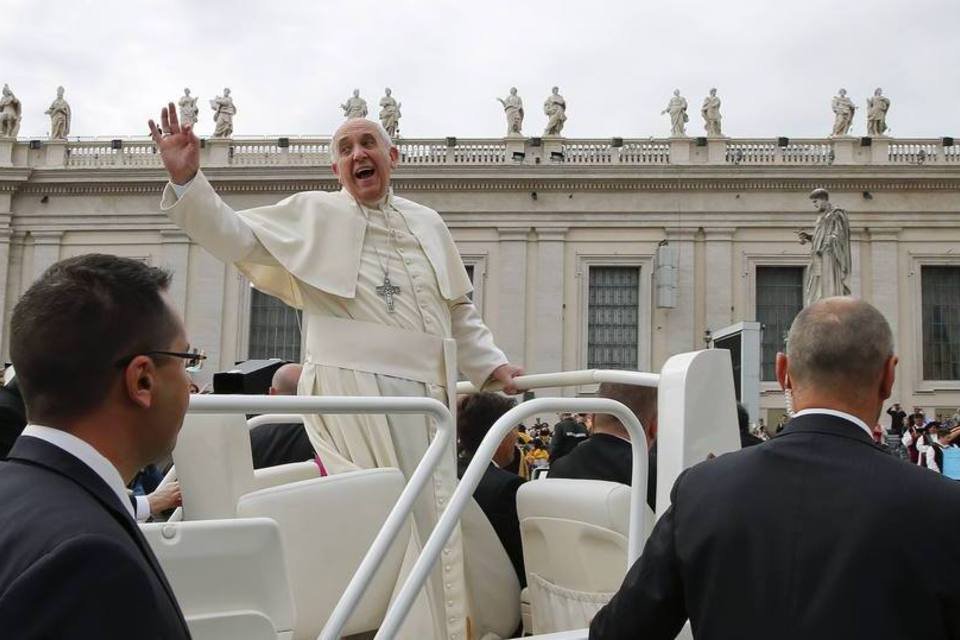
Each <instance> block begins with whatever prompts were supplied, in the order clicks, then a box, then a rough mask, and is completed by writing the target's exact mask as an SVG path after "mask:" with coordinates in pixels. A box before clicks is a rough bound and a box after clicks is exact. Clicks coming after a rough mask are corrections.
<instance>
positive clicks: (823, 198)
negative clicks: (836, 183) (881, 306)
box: [797, 189, 850, 307]
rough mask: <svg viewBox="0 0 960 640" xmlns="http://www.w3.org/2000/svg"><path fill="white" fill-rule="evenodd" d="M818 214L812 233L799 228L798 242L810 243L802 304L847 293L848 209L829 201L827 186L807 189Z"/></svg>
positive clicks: (848, 255) (806, 304) (848, 291)
mask: <svg viewBox="0 0 960 640" xmlns="http://www.w3.org/2000/svg"><path fill="white" fill-rule="evenodd" d="M810 199H811V200H813V206H814V207H816V209H817V211H819V212H820V215H818V216H817V226H816V228H814V230H813V235H810V234H809V233H807V232H806V231H798V232H797V235H798V236H799V238H800V244H806V243H808V242H809V243H810V264H809V266H808V267H807V277H806V282H805V283H804V288H803V306H805V307H806V306H809V305H811V304H813V303H814V302H817V301H818V300H821V299H823V298H830V297H833V296H848V295H850V287H848V286H847V278H848V277H849V276H850V221H849V219H848V218H847V212H846V211H844V210H843V209H839V208H837V207H834V206H833V205H832V204H830V195H829V194H828V193H827V190H826V189H814V190H813V191H812V192H811V193H810Z"/></svg>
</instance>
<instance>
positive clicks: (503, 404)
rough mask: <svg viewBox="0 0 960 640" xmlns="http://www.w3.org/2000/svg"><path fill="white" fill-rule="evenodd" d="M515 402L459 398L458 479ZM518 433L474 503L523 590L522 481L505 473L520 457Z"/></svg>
mask: <svg viewBox="0 0 960 640" xmlns="http://www.w3.org/2000/svg"><path fill="white" fill-rule="evenodd" d="M515 404H516V401H514V400H513V399H512V398H507V397H505V396H502V395H499V394H496V393H477V394H473V395H466V396H463V397H462V398H460V401H459V402H458V403H457V439H458V440H459V442H460V447H461V449H462V451H463V455H462V457H461V459H460V464H458V473H457V477H460V478H462V477H463V473H464V471H466V468H467V465H469V464H470V461H471V460H472V459H473V455H474V454H475V453H476V451H477V449H478V448H479V447H480V443H481V442H483V439H484V437H485V436H486V435H487V432H489V431H490V427H492V426H493V423H494V422H496V421H497V420H499V419H500V417H501V416H502V415H503V414H505V413H506V412H507V411H509V410H510V409H512V408H513V407H514V405H515ZM516 441H517V431H516V430H513V431H511V432H510V433H508V434H507V436H506V437H505V438H504V439H503V441H502V442H501V443H500V446H499V447H498V448H497V451H496V453H494V455H493V460H492V461H491V462H490V464H489V465H488V466H487V469H486V471H484V473H483V477H482V478H480V484H478V485H477V488H476V490H475V491H474V492H473V499H474V500H476V501H477V504H478V505H480V509H481V510H482V511H483V513H484V514H485V515H486V516H487V519H488V520H489V521H490V524H491V525H493V530H494V531H496V532H497V537H498V538H499V539H500V543H501V544H502V545H503V548H504V549H505V550H506V552H507V555H508V556H509V557H510V562H511V564H513V568H514V570H515V571H516V572H517V578H518V579H519V580H520V585H521V587H525V586H527V577H526V573H525V572H524V568H523V546H522V545H521V543H520V521H519V518H518V517H517V491H518V490H519V489H520V485H522V484H523V479H522V478H521V477H520V476H518V475H517V474H515V473H511V472H509V471H506V470H505V467H507V466H508V465H510V464H511V463H512V462H513V460H514V458H515V457H516V455H517V448H516V444H515V443H516Z"/></svg>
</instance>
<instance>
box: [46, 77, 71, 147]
mask: <svg viewBox="0 0 960 640" xmlns="http://www.w3.org/2000/svg"><path fill="white" fill-rule="evenodd" d="M44 113H46V114H47V115H48V116H50V139H51V140H66V139H67V136H68V135H70V117H71V114H70V105H69V104H67V101H66V100H64V99H63V87H57V99H56V100H54V101H53V104H51V105H50V108H49V109H47V110H46V111H45V112H44Z"/></svg>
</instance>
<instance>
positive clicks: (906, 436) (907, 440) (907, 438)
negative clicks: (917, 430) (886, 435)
mask: <svg viewBox="0 0 960 640" xmlns="http://www.w3.org/2000/svg"><path fill="white" fill-rule="evenodd" d="M900 442H901V443H902V444H903V446H905V447H907V448H910V445H912V444H913V436H911V435H910V432H909V431H904V432H903V437H902V438H900Z"/></svg>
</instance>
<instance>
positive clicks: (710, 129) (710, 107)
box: [700, 89, 723, 137]
mask: <svg viewBox="0 0 960 640" xmlns="http://www.w3.org/2000/svg"><path fill="white" fill-rule="evenodd" d="M700 113H701V114H703V126H704V128H705V129H706V130H707V136H716V137H720V136H722V135H723V134H722V133H721V132H720V119H721V118H720V98H718V97H717V90H716V89H710V95H708V96H707V97H706V98H704V99H703V107H702V108H701V109H700Z"/></svg>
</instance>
